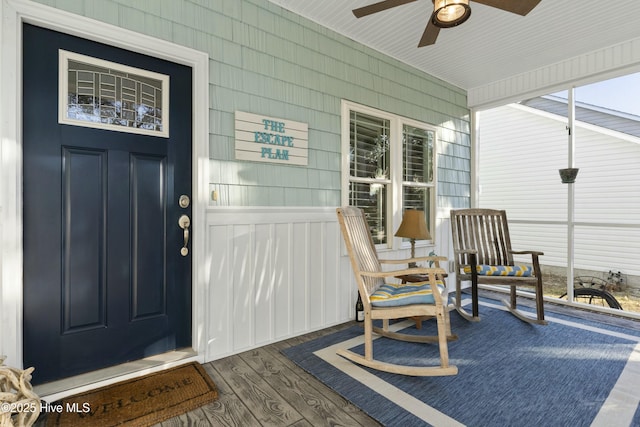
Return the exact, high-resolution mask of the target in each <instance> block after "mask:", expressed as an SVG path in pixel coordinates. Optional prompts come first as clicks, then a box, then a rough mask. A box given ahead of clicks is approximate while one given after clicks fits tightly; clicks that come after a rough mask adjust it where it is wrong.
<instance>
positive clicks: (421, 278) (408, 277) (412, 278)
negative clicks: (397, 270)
mask: <svg viewBox="0 0 640 427" xmlns="http://www.w3.org/2000/svg"><path fill="white" fill-rule="evenodd" d="M446 277H447V275H446V274H443V275H440V276H438V277H437V278H438V279H441V280H442V281H444V279H445V278H446ZM396 278H397V279H400V280H402V284H403V285H404V284H406V283H417V282H426V281H427V280H429V276H428V275H426V274H405V275H403V276H396ZM432 317H433V316H412V317H410V319H411V320H413V321H414V322H416V329H422V321H423V320H428V319H431V318H432Z"/></svg>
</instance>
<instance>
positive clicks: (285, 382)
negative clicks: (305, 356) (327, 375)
mask: <svg viewBox="0 0 640 427" xmlns="http://www.w3.org/2000/svg"><path fill="white" fill-rule="evenodd" d="M242 358H243V360H244V361H245V362H247V364H248V365H249V366H250V367H251V368H252V369H254V370H255V371H256V373H257V374H258V375H260V376H261V377H262V378H264V379H265V381H267V382H268V383H269V384H270V385H271V386H273V387H274V388H275V389H276V390H278V391H279V393H280V394H281V395H282V397H283V399H285V400H286V401H287V402H289V403H290V404H291V405H292V406H293V407H294V408H296V410H297V411H298V412H300V414H301V415H302V416H303V417H304V418H305V419H307V420H308V421H309V422H311V424H312V425H322V424H325V423H328V424H329V425H348V426H355V425H358V424H359V423H358V422H357V421H356V420H354V419H353V418H352V417H351V416H349V415H348V414H347V413H346V412H344V411H342V410H341V408H339V407H338V406H337V405H335V404H334V403H333V402H332V401H331V399H327V398H326V396H325V395H324V394H323V393H321V392H320V391H319V390H318V389H317V388H315V387H313V386H312V385H311V384H309V383H308V382H307V381H305V380H304V379H302V378H301V376H300V375H298V374H296V373H295V372H294V371H292V370H291V369H290V368H288V367H286V366H285V364H284V363H282V360H281V359H280V358H278V357H274V354H273V353H272V352H270V351H268V350H267V349H265V348H264V347H263V348H258V349H255V350H253V351H250V352H246V353H243V354H242ZM325 391H326V389H325Z"/></svg>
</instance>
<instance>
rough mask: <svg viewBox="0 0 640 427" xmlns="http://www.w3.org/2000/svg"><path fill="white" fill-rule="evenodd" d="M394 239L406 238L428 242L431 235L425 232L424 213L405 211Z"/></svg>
mask: <svg viewBox="0 0 640 427" xmlns="http://www.w3.org/2000/svg"><path fill="white" fill-rule="evenodd" d="M395 235H396V237H406V238H407V239H415V240H430V239H431V235H430V234H429V230H427V221H426V219H425V216H424V211H419V210H416V209H407V210H405V211H404V215H403V216H402V223H401V224H400V227H399V228H398V231H396V234H395Z"/></svg>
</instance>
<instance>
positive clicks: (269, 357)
mask: <svg viewBox="0 0 640 427" xmlns="http://www.w3.org/2000/svg"><path fill="white" fill-rule="evenodd" d="M354 324H355V322H349V323H345V324H342V325H339V326H334V327H331V328H327V329H323V330H322V331H318V332H313V333H310V334H307V335H303V336H300V337H296V338H291V339H288V340H285V341H281V342H278V343H275V344H271V345H268V346H265V347H260V348H257V349H255V350H250V351H247V352H244V353H240V354H237V355H234V356H229V357H226V358H224V359H219V360H215V361H213V362H209V363H206V364H205V365H204V367H205V369H206V370H207V372H208V373H209V375H210V376H211V378H213V381H214V382H215V384H216V386H217V387H218V393H219V398H218V400H217V401H216V402H214V403H212V404H209V405H205V406H203V407H201V408H198V409H196V410H194V411H191V412H189V413H187V414H183V415H181V416H178V417H175V418H172V419H170V420H167V421H164V422H162V423H160V424H158V425H157V426H161V427H170V426H171V427H174V426H196V425H197V426H241V427H249V426H296V427H303V426H309V427H311V426H313V427H317V426H349V427H357V426H367V427H369V426H379V425H380V424H379V423H378V422H377V421H375V420H374V419H373V418H371V417H369V416H368V415H366V414H365V413H364V412H362V411H361V410H360V409H358V408H357V407H355V406H354V405H352V404H351V403H349V402H347V401H346V400H345V399H344V398H342V397H341V396H340V395H338V394H337V393H335V392H334V391H333V390H331V389H330V388H329V387H327V386H325V385H324V384H322V383H321V382H320V381H318V380H316V379H315V378H314V377H313V376H311V375H309V374H308V373H306V372H305V371H304V370H302V369H300V368H299V367H298V366H297V365H296V364H294V363H293V362H291V361H290V360H289V359H287V358H286V357H285V356H283V355H282V354H281V353H280V350H282V349H284V348H288V347H291V346H294V345H297V344H300V343H302V342H305V341H309V340H312V339H315V338H318V337H320V336H323V335H326V334H330V333H332V332H335V331H339V330H341V329H345V328H348V327H350V326H352V325H354Z"/></svg>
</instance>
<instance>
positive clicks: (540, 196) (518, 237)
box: [478, 96, 640, 288]
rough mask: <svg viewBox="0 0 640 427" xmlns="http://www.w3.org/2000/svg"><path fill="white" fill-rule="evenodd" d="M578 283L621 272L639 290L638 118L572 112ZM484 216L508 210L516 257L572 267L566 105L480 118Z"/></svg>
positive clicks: (551, 101) (515, 108)
mask: <svg viewBox="0 0 640 427" xmlns="http://www.w3.org/2000/svg"><path fill="white" fill-rule="evenodd" d="M575 117H576V126H575V128H576V129H575V132H576V133H575V137H576V138H575V155H574V159H575V166H576V167H578V168H579V169H580V171H579V173H578V177H577V179H576V182H575V184H570V185H573V186H574V192H575V211H574V221H573V226H574V230H575V231H574V232H575V239H574V248H575V252H574V253H575V255H574V268H575V274H574V275H575V276H578V275H586V274H588V275H594V276H598V277H606V276H607V273H608V272H609V271H610V270H611V271H614V272H618V271H619V272H621V273H622V275H623V278H624V279H625V282H627V283H628V284H629V285H631V286H633V287H636V288H640V277H639V276H640V263H639V262H638V254H640V117H638V116H635V115H631V114H626V113H621V112H618V111H613V110H609V109H605V108H601V107H596V106H592V105H588V104H582V103H578V102H577V103H576V116H575ZM479 123H480V127H479V128H480V135H479V149H478V173H479V196H478V206H479V207H481V208H496V209H505V210H506V211H507V217H508V218H509V223H510V232H511V241H512V245H513V247H514V249H522V250H527V249H531V250H541V251H543V252H544V256H543V257H541V263H542V264H544V266H546V267H560V268H562V269H564V268H565V267H566V266H567V235H568V227H569V220H568V213H567V212H568V209H569V208H568V206H569V202H568V200H569V193H570V192H569V184H562V183H561V180H560V177H559V173H558V169H561V168H566V167H567V163H568V160H567V159H568V131H567V101H566V100H565V99H562V98H558V97H554V96H545V97H539V98H534V99H530V100H527V101H523V102H522V103H519V104H510V105H507V106H503V107H499V108H495V109H492V110H487V111H482V112H481V113H480V114H479Z"/></svg>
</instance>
